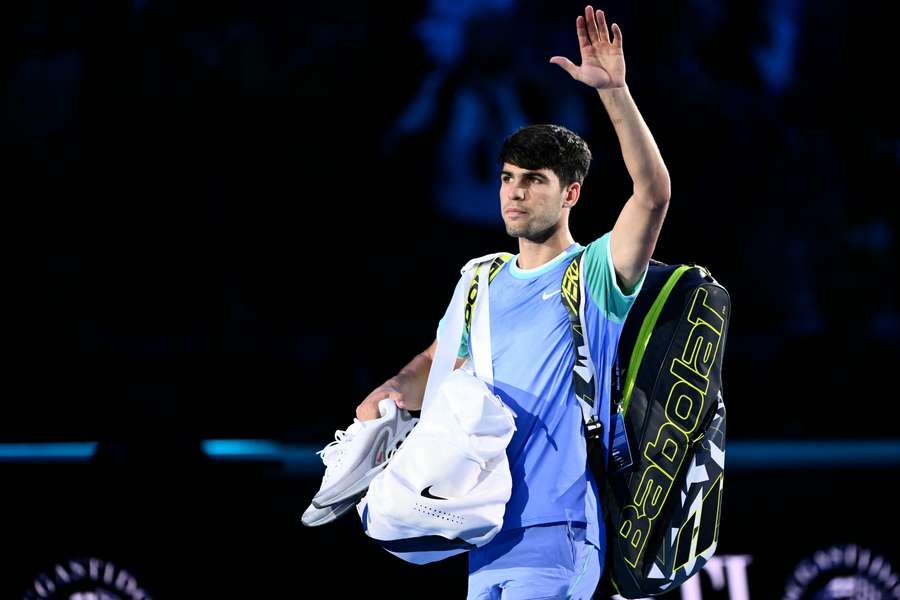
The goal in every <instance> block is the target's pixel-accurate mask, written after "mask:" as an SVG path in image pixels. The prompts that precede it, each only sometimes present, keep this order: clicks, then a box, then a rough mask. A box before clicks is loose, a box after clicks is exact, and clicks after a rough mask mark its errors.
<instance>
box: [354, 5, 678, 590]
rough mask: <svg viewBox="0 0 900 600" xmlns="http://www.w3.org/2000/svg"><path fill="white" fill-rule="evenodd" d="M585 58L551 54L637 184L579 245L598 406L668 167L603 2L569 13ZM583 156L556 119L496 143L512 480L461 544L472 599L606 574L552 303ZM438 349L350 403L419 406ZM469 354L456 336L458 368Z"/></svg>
mask: <svg viewBox="0 0 900 600" xmlns="http://www.w3.org/2000/svg"><path fill="white" fill-rule="evenodd" d="M576 30H577V33H578V40H579V43H580V48H581V65H580V66H576V65H575V64H573V63H572V62H571V61H569V60H568V59H566V58H563V57H559V56H554V57H553V58H551V59H550V62H552V63H554V64H556V65H559V66H560V67H561V68H563V69H565V71H566V72H568V73H569V74H570V75H571V76H572V77H573V78H574V79H576V80H578V81H581V82H582V83H584V84H586V85H589V86H591V87H593V88H594V89H596V90H597V94H598V95H599V96H600V100H601V102H602V103H603V106H604V107H605V108H606V111H607V113H608V115H609V117H610V118H611V119H612V122H613V126H614V127H615V131H616V135H617V136H618V139H619V143H620V144H621V148H622V154H623V156H624V159H625V165H626V167H627V169H628V172H629V174H630V175H631V178H632V181H633V183H634V192H633V194H632V196H631V197H630V198H629V199H628V201H627V202H626V203H625V206H624V207H623V209H622V211H621V213H620V215H619V217H618V220H617V221H616V223H615V225H614V227H613V229H612V231H611V232H610V233H607V234H606V235H603V236H601V237H600V238H598V239H596V240H595V241H593V242H592V243H590V244H589V245H588V246H587V248H586V249H584V252H585V255H584V262H583V270H582V277H583V278H584V280H585V289H586V290H587V294H586V296H587V297H586V301H585V323H586V327H587V329H588V331H587V336H586V337H587V338H588V340H589V344H590V351H591V354H592V359H593V362H594V364H595V365H596V367H597V373H598V376H599V381H598V382H597V396H598V402H599V403H600V406H605V407H607V408H608V407H609V394H610V382H609V380H608V373H609V372H610V368H611V366H612V364H613V361H614V359H615V352H616V347H617V344H618V339H619V335H620V333H621V330H622V324H623V322H624V320H625V317H626V315H627V313H628V310H629V309H630V307H631V305H632V303H633V301H634V298H635V296H636V295H637V293H638V291H639V290H640V287H641V284H642V282H643V277H644V274H645V273H646V269H647V264H648V262H649V259H650V256H651V255H652V253H653V249H654V247H655V245H656V240H657V238H658V236H659V231H660V228H661V227H662V222H663V219H664V218H665V215H666V210H667V208H668V204H669V195H670V185H669V175H668V172H667V170H666V167H665V164H664V163H663V160H662V157H661V156H660V153H659V150H658V149H657V147H656V144H655V142H654V141H653V137H652V136H651V134H650V131H649V129H648V128H647V125H646V124H645V123H644V121H643V119H642V118H641V115H640V113H639V112H638V109H637V107H636V106H635V103H634V101H633V100H632V98H631V95H630V93H629V90H628V87H627V86H626V84H625V59H624V55H623V51H622V32H621V30H620V28H619V27H618V26H617V25H616V24H615V23H614V24H613V25H612V37H610V33H609V31H608V29H607V25H606V19H605V16H604V14H603V11H596V12H595V11H594V9H593V8H592V7H590V6H587V7H586V8H585V14H584V16H583V17H581V16H579V17H578V18H577V21H576ZM590 158H591V155H590V151H589V150H588V147H587V145H586V144H585V143H584V141H583V140H582V139H581V138H579V137H578V136H577V135H575V134H574V133H572V132H571V131H569V130H567V129H565V128H563V127H559V126H555V125H538V126H532V127H526V128H523V129H520V130H519V131H517V132H515V133H514V134H513V135H511V136H510V137H509V138H508V139H507V140H506V142H505V143H504V146H503V150H502V152H501V162H502V168H501V175H500V208H501V213H502V216H503V221H504V223H505V225H506V230H507V233H509V235H511V236H513V237H515V238H517V239H518V241H519V254H518V255H516V256H515V257H514V258H513V259H511V260H509V261H508V262H507V263H506V264H505V265H504V267H503V268H502V269H501V270H500V271H499V272H498V274H497V275H496V277H495V279H494V280H493V281H492V283H491V284H490V323H491V346H492V359H493V369H494V388H495V392H496V393H497V394H498V395H499V396H500V397H501V399H502V400H503V402H504V403H505V404H506V405H507V406H509V407H510V408H512V409H513V410H514V411H515V413H516V417H517V418H516V428H517V431H516V433H515V435H514V436H513V438H512V441H511V442H510V444H509V446H508V448H507V456H508V458H509V465H510V471H511V473H512V477H513V489H512V496H511V498H510V500H509V502H508V503H507V506H506V513H505V516H504V525H503V529H502V530H501V532H500V533H499V534H497V536H496V537H495V538H494V539H493V540H492V541H491V542H490V543H488V544H487V545H485V546H483V547H481V548H478V549H476V550H472V551H470V552H469V598H479V599H487V598H503V599H504V600H513V599H518V598H558V597H566V598H590V597H591V595H592V594H593V591H594V589H595V588H596V586H597V583H598V581H599V578H600V573H601V571H602V567H603V558H604V554H605V533H604V531H603V522H602V516H601V515H600V512H599V504H598V502H597V488H596V483H595V482H594V480H593V476H592V475H591V472H590V470H589V469H588V468H587V462H586V450H585V440H584V427H583V420H582V413H581V411H580V408H579V405H578V402H577V400H576V398H575V395H574V391H573V387H572V365H573V361H574V348H573V344H572V339H571V332H570V329H569V320H568V315H567V313H566V311H565V308H564V307H563V305H562V303H561V301H560V299H559V290H560V282H561V281H562V274H563V270H564V269H565V267H566V266H567V265H568V262H569V261H568V260H567V258H569V257H571V256H573V255H574V254H575V253H577V252H578V251H581V250H582V247H581V246H580V245H579V244H577V243H576V242H575V240H574V239H573V238H572V235H571V233H570V232H569V215H570V212H571V210H572V208H573V207H574V206H575V205H576V204H577V202H578V199H579V197H580V195H581V186H582V183H583V180H584V177H585V175H586V174H587V169H588V166H589V164H590ZM436 348H437V342H436V341H435V342H434V343H433V344H432V345H431V347H429V348H428V349H427V350H425V351H424V352H422V353H421V354H419V355H418V356H416V357H415V358H413V360H412V361H411V362H410V363H409V364H408V365H406V367H404V368H403V369H402V370H401V371H400V372H399V373H398V374H397V375H395V376H394V377H392V378H391V379H389V380H388V381H387V382H385V383H384V384H383V385H381V386H379V387H378V388H377V389H375V390H374V391H373V392H372V393H371V394H369V395H368V396H367V397H366V398H365V399H364V400H363V402H362V403H361V404H360V405H359V406H358V407H357V409H356V414H357V417H358V418H359V420H361V421H365V420H371V419H376V418H379V416H380V412H379V409H378V402H379V401H380V400H383V399H384V398H386V397H389V398H390V399H392V400H393V401H394V403H395V404H396V405H397V406H398V407H400V408H404V409H407V410H418V409H419V408H421V403H422V398H423V395H424V391H425V385H426V382H427V377H428V371H429V368H430V366H431V362H432V360H433V358H434V355H435V351H436ZM467 356H468V339H467V337H466V336H463V338H462V343H461V345H460V352H459V358H458V360H457V362H456V367H457V368H459V367H460V366H461V365H462V364H463V363H464V362H465V360H466V357H467Z"/></svg>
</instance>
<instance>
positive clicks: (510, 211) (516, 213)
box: [503, 208, 528, 217]
mask: <svg viewBox="0 0 900 600" xmlns="http://www.w3.org/2000/svg"><path fill="white" fill-rule="evenodd" d="M503 214H505V215H506V216H507V217H521V216H523V215H527V214H528V213H527V212H525V211H524V210H518V209H515V208H507V209H506V210H505V211H503Z"/></svg>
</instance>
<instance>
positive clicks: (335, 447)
mask: <svg viewBox="0 0 900 600" xmlns="http://www.w3.org/2000/svg"><path fill="white" fill-rule="evenodd" d="M378 412H379V413H380V414H381V417H380V418H378V419H374V420H371V421H360V420H358V419H353V424H352V425H350V427H348V428H347V430H346V431H340V430H338V431H336V432H335V433H334V441H333V442H331V443H330V444H328V445H327V446H325V447H324V448H323V449H322V450H320V451H319V452H318V453H317V454H318V455H319V456H321V457H322V462H323V463H325V475H324V476H323V477H322V486H321V487H320V488H319V491H318V493H317V494H316V495H315V496H314V497H313V499H312V503H313V506H314V507H315V508H325V507H327V506H331V505H333V504H337V503H339V502H343V501H345V500H348V499H351V498H353V497H356V496H360V495H361V494H362V493H364V492H365V491H366V490H367V489H368V487H369V482H371V481H372V479H373V478H374V477H375V476H376V475H377V474H378V473H379V472H380V471H381V470H382V469H384V467H385V466H386V465H387V463H388V461H389V460H390V458H391V457H392V456H393V455H394V453H395V452H396V451H397V449H398V448H400V444H402V443H403V440H404V439H406V436H408V435H409V432H410V431H412V429H413V427H415V425H416V423H418V422H419V419H417V418H415V417H413V416H412V415H410V414H409V412H408V411H405V410H400V409H398V408H397V405H396V404H394V401H393V400H391V399H390V398H385V399H384V400H382V401H380V402H379V403H378Z"/></svg>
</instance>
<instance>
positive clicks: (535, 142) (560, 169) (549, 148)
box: [500, 125, 591, 187]
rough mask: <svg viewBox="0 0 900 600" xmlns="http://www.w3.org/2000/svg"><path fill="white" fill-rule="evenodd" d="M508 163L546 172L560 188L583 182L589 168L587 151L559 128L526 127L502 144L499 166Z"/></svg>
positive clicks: (584, 145)
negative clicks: (553, 177) (556, 178)
mask: <svg viewBox="0 0 900 600" xmlns="http://www.w3.org/2000/svg"><path fill="white" fill-rule="evenodd" d="M503 163H510V164H513V165H516V166H517V167H521V168H523V169H550V170H551V171H553V172H554V173H555V174H556V176H557V177H559V183H560V185H561V186H562V187H565V186H567V185H569V184H570V183H574V182H576V181H577V182H578V183H584V178H585V176H586V175H587V172H588V167H590V165H591V151H590V149H589V148H588V145H587V144H586V143H585V141H584V140H583V139H581V138H580V137H578V135H577V134H576V133H574V132H572V131H569V130H568V129H566V128H565V127H562V126H560V125H528V126H527V127H522V128H521V129H518V130H517V131H515V132H514V133H513V134H512V135H510V136H509V137H507V138H506V139H505V140H504V141H503V148H501V150H500V166H501V167H502V166H503Z"/></svg>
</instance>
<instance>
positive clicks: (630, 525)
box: [619, 288, 725, 568]
mask: <svg viewBox="0 0 900 600" xmlns="http://www.w3.org/2000/svg"><path fill="white" fill-rule="evenodd" d="M707 298H708V292H707V291H706V290H705V289H704V288H698V289H697V290H696V291H695V292H694V298H693V300H692V302H691V308H690V310H689V311H688V313H687V317H686V321H687V324H685V322H684V321H683V322H682V323H679V325H678V327H677V329H676V336H677V335H679V333H677V332H680V331H682V330H683V329H684V328H686V327H690V332H689V334H688V337H687V342H686V343H685V345H684V349H683V351H682V353H681V356H680V357H676V358H674V359H673V360H672V364H671V366H670V367H669V370H668V373H664V374H663V377H662V378H661V381H660V384H659V385H661V386H666V387H663V388H662V389H668V396H667V399H666V404H665V421H663V423H662V425H661V426H660V427H659V429H658V430H657V432H656V435H655V436H652V434H650V433H648V437H647V438H645V439H648V440H649V441H648V442H647V443H646V445H645V446H644V449H643V455H644V457H645V458H646V460H647V462H646V463H645V464H646V466H645V468H644V470H643V472H642V474H641V478H640V483H639V484H638V486H637V487H636V488H631V489H632V490H633V496H632V497H631V499H630V502H629V504H628V505H627V506H625V508H624V509H623V511H622V514H623V519H622V524H621V527H620V528H619V536H620V537H621V538H622V540H623V541H624V542H625V543H624V548H623V554H624V556H625V560H626V562H627V563H628V564H629V565H630V566H631V567H632V568H633V567H636V566H637V564H638V561H639V560H640V558H641V555H642V553H643V552H644V547H645V545H646V543H647V539H648V538H649V537H650V534H651V531H652V529H653V525H654V520H655V519H656V518H657V516H659V513H660V510H661V509H662V507H663V506H664V505H665V503H666V499H667V498H668V496H669V492H671V490H672V488H673V487H674V482H675V478H676V477H677V475H678V473H679V471H680V469H681V466H682V463H683V461H684V457H685V455H686V454H687V451H688V448H689V447H690V445H691V442H692V436H693V434H694V433H695V432H697V429H698V426H699V425H700V418H701V416H702V415H703V414H704V408H705V407H706V403H707V402H706V401H707V392H708V388H709V372H710V370H711V369H712V367H713V364H714V362H715V360H716V356H717V355H718V351H719V342H720V341H721V337H722V331H723V329H724V325H725V320H724V318H723V317H722V316H721V315H719V314H718V313H717V312H716V311H715V310H713V309H712V308H710V307H709V306H708V305H707V304H706V300H707ZM713 400H715V399H713Z"/></svg>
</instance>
